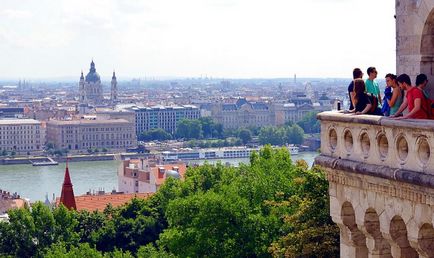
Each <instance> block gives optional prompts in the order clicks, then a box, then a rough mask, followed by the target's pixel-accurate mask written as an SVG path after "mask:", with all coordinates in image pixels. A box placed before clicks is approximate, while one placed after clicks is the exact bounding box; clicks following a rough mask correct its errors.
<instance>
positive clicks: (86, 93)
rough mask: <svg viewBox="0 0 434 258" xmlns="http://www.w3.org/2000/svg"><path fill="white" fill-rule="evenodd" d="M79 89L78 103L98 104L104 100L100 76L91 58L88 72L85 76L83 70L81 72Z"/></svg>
mask: <svg viewBox="0 0 434 258" xmlns="http://www.w3.org/2000/svg"><path fill="white" fill-rule="evenodd" d="M79 91H80V103H82V104H93V105H98V104H102V102H103V100H104V97H103V91H102V84H101V77H100V76H99V74H98V73H97V72H96V69H95V63H94V62H93V60H92V62H91V63H90V69H89V73H88V74H87V75H86V78H85V77H84V76H83V72H81V76H80V82H79Z"/></svg>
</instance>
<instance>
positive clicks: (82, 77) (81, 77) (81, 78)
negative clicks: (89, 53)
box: [80, 70, 84, 80]
mask: <svg viewBox="0 0 434 258" xmlns="http://www.w3.org/2000/svg"><path fill="white" fill-rule="evenodd" d="M80 80H84V76H83V70H81V76H80Z"/></svg>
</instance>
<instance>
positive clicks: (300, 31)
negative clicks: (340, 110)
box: [0, 0, 396, 80]
mask: <svg viewBox="0 0 434 258" xmlns="http://www.w3.org/2000/svg"><path fill="white" fill-rule="evenodd" d="M0 5H1V9H0V53H1V55H0V78H20V79H23V78H28V79H32V78H57V77H65V76H72V77H74V76H76V77H77V78H78V77H79V76H80V72H81V70H83V71H84V73H85V74H86V73H87V72H88V70H89V64H90V62H91V60H92V59H93V60H94V61H95V64H96V69H97V72H98V73H99V74H100V75H101V77H102V78H103V79H104V78H109V77H110V76H111V74H112V72H113V70H115V71H116V75H117V77H118V80H119V79H122V78H132V77H135V78H138V77H140V78H162V77H166V76H174V77H200V76H208V77H213V78H286V77H288V78H292V77H293V76H294V74H297V77H299V78H301V77H316V78H350V77H351V76H352V74H351V73H352V69H353V68H354V67H360V68H362V70H366V68H367V67H369V66H375V67H377V70H378V71H379V73H380V75H381V74H382V73H383V74H386V73H389V72H392V73H394V72H395V70H396V68H395V60H396V57H395V53H396V51H395V49H396V46H395V19H394V14H395V1H394V0H380V1H378V0H363V1H361V0H171V1H169V0H135V1H134V0H38V1H33V0H20V1H16V0H0ZM380 75H379V76H380Z"/></svg>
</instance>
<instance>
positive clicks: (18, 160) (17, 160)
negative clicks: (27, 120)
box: [0, 153, 148, 165]
mask: <svg viewBox="0 0 434 258" xmlns="http://www.w3.org/2000/svg"><path fill="white" fill-rule="evenodd" d="M116 155H120V156H121V158H122V159H125V158H138V157H144V156H146V155H148V154H143V153H121V154H118V153H116V154H114V153H106V154H96V155H95V154H89V155H71V156H68V161H69V162H81V161H105V160H114V159H115V156H116ZM51 158H52V159H53V160H54V161H56V162H59V163H62V162H66V157H63V156H62V157H51ZM43 161H47V157H44V156H35V157H34V156H28V157H14V158H10V157H8V158H1V159H0V165H25V164H32V162H43Z"/></svg>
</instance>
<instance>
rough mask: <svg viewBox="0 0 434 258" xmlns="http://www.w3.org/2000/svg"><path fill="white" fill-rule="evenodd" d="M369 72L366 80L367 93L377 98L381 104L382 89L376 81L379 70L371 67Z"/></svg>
mask: <svg viewBox="0 0 434 258" xmlns="http://www.w3.org/2000/svg"><path fill="white" fill-rule="evenodd" d="M367 72H368V79H366V81H365V84H366V92H367V93H371V94H372V95H374V96H376V97H377V99H378V101H379V102H381V95H380V87H379V86H378V82H376V81H374V80H375V78H377V74H378V72H377V69H375V67H372V66H371V67H369V68H368V70H367ZM379 105H380V104H379Z"/></svg>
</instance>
